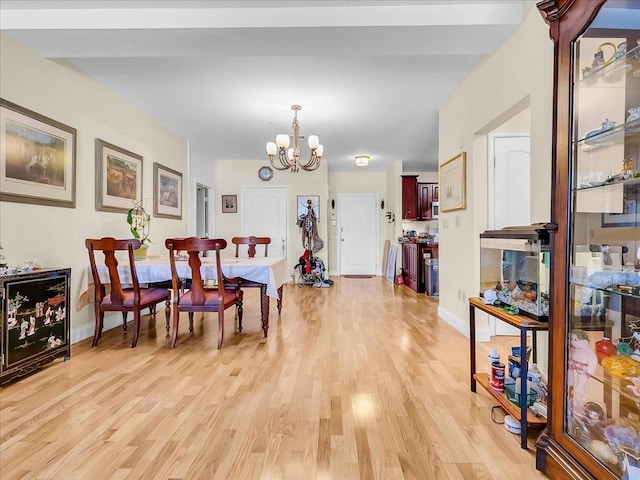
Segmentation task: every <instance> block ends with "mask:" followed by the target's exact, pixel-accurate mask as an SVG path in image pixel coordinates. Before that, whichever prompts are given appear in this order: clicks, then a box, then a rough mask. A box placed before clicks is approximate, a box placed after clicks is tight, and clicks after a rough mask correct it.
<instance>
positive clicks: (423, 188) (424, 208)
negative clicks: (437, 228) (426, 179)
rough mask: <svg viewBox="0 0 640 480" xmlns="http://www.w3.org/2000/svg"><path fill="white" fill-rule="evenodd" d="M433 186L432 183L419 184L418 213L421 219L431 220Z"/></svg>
mask: <svg viewBox="0 0 640 480" xmlns="http://www.w3.org/2000/svg"><path fill="white" fill-rule="evenodd" d="M432 192H433V188H432V187H431V184H430V183H419V184H418V215H419V218H420V220H431V197H432V196H433V193H432Z"/></svg>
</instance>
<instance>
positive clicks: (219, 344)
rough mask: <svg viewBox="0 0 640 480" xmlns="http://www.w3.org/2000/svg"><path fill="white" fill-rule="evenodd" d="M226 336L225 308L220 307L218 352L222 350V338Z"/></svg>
mask: <svg viewBox="0 0 640 480" xmlns="http://www.w3.org/2000/svg"><path fill="white" fill-rule="evenodd" d="M223 335H224V308H222V305H220V310H218V350H220V348H222V337H223Z"/></svg>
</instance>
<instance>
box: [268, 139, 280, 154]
mask: <svg viewBox="0 0 640 480" xmlns="http://www.w3.org/2000/svg"><path fill="white" fill-rule="evenodd" d="M277 151H278V147H277V145H276V144H275V143H273V142H267V155H269V156H270V157H272V156H273V155H275V154H276V152H277Z"/></svg>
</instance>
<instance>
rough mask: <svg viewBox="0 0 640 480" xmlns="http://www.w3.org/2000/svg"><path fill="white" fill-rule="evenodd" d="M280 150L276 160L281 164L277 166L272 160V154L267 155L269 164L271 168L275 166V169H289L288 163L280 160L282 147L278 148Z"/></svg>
mask: <svg viewBox="0 0 640 480" xmlns="http://www.w3.org/2000/svg"><path fill="white" fill-rule="evenodd" d="M279 150H280V154H279V155H278V160H279V161H280V165H282V166H278V165H277V164H276V163H275V162H274V161H273V155H269V162H270V163H271V166H272V167H273V168H275V169H276V170H289V167H290V165H289V164H288V163H284V162H283V161H282V150H283V149H279Z"/></svg>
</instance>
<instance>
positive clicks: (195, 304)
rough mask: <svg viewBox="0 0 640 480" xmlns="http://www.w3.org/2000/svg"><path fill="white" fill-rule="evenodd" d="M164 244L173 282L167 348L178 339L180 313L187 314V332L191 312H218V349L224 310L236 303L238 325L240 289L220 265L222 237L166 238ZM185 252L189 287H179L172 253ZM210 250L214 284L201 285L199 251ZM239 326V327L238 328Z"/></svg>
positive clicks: (223, 245)
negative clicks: (213, 262)
mask: <svg viewBox="0 0 640 480" xmlns="http://www.w3.org/2000/svg"><path fill="white" fill-rule="evenodd" d="M165 246H166V247H167V248H168V249H169V259H170V263H171V282H172V286H173V322H172V329H171V340H170V343H169V346H170V348H175V346H176V342H177V340H178V325H179V322H180V313H182V312H187V313H188V314H189V332H191V333H193V314H194V312H217V313H218V349H220V348H221V347H222V338H223V336H224V311H225V310H226V309H227V308H229V307H231V306H234V305H239V307H238V312H237V313H238V324H239V325H240V326H241V325H242V290H241V289H240V288H239V282H238V279H235V278H227V277H225V275H224V274H223V273H222V268H220V265H221V263H220V251H221V250H224V249H225V248H227V241H226V240H224V239H222V238H195V237H190V238H168V239H167V240H166V241H165ZM178 251H182V252H186V253H187V256H188V259H187V261H188V265H189V268H190V270H191V288H190V290H187V291H184V290H183V282H182V279H181V278H180V276H179V275H178V271H177V268H176V254H177V252H178ZM210 251H214V252H215V259H216V267H217V268H216V275H217V285H215V286H207V285H205V281H204V277H203V275H202V272H201V271H200V267H201V266H202V261H201V259H200V254H204V253H206V252H210ZM239 330H241V327H240V328H239Z"/></svg>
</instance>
